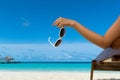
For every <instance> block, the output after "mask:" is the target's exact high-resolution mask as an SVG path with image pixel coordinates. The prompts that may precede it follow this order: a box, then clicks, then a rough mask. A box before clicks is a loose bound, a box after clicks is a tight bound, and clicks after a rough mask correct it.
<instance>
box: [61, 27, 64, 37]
mask: <svg viewBox="0 0 120 80" xmlns="http://www.w3.org/2000/svg"><path fill="white" fill-rule="evenodd" d="M64 34H65V29H64V28H62V29H61V31H60V37H63V36H64Z"/></svg>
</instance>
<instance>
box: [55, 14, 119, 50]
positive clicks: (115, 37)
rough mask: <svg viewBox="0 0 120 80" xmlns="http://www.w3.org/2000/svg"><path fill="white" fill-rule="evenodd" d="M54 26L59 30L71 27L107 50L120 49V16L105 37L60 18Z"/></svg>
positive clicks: (74, 22)
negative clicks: (109, 48)
mask: <svg viewBox="0 0 120 80" xmlns="http://www.w3.org/2000/svg"><path fill="white" fill-rule="evenodd" d="M53 26H58V27H59V28H61V27H64V26H70V27H72V28H74V29H75V30H77V31H78V32H79V33H80V34H81V35H82V36H83V37H85V38H86V39H87V40H89V41H91V42H92V43H94V44H96V45H97V46H99V47H101V48H103V49H106V48H108V47H111V48H115V49H117V48H120V16H119V17H118V19H117V20H116V21H115V22H114V23H113V24H112V26H111V27H110V28H109V29H108V30H107V32H106V33H105V35H104V36H101V35H99V34H97V33H95V32H93V31H91V30H89V29H87V28H86V27H84V26H83V25H82V24H80V23H79V22H77V21H75V20H71V19H67V18H62V17H59V18H58V19H56V20H55V22H54V23H53Z"/></svg>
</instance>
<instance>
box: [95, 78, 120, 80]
mask: <svg viewBox="0 0 120 80" xmlns="http://www.w3.org/2000/svg"><path fill="white" fill-rule="evenodd" d="M96 80H120V79H115V78H111V79H96Z"/></svg>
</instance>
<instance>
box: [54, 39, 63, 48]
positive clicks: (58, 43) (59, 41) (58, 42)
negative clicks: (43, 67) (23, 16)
mask: <svg viewBox="0 0 120 80" xmlns="http://www.w3.org/2000/svg"><path fill="white" fill-rule="evenodd" d="M61 42H62V40H61V39H59V40H58V41H57V42H56V43H55V46H56V47H57V46H59V45H60V43H61Z"/></svg>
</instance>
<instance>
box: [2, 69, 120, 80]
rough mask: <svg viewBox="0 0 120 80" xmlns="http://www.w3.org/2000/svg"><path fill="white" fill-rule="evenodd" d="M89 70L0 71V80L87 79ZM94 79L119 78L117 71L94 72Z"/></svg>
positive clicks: (112, 79) (109, 79) (118, 79)
mask: <svg viewBox="0 0 120 80" xmlns="http://www.w3.org/2000/svg"><path fill="white" fill-rule="evenodd" d="M89 75H90V73H89V72H67V71H66V72H62V71H56V72H54V71H53V72H52V71H50V72H41V71H0V80H89ZM94 80H120V73H119V72H109V71H108V72H95V74H94Z"/></svg>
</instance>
